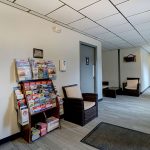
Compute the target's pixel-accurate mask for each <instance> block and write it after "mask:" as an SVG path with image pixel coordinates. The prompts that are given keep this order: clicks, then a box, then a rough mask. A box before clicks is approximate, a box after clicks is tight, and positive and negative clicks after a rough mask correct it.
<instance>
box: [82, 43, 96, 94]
mask: <svg viewBox="0 0 150 150" xmlns="http://www.w3.org/2000/svg"><path fill="white" fill-rule="evenodd" d="M81 45H85V46H88V47H92V48H94V65H95V68H94V75H95V76H94V92H95V93H96V92H97V46H95V45H92V44H89V43H86V42H82V41H79V58H80V54H81ZM79 68H80V87H81V62H80V59H79Z"/></svg>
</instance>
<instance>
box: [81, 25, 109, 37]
mask: <svg viewBox="0 0 150 150" xmlns="http://www.w3.org/2000/svg"><path fill="white" fill-rule="evenodd" d="M84 32H85V33H88V34H91V35H93V36H97V35H100V34H101V33H106V32H108V31H107V30H106V29H104V28H102V27H100V26H99V27H96V28H92V29H88V30H84Z"/></svg>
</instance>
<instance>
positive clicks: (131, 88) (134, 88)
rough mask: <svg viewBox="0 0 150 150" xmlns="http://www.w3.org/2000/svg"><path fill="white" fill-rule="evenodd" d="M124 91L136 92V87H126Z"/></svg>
mask: <svg viewBox="0 0 150 150" xmlns="http://www.w3.org/2000/svg"><path fill="white" fill-rule="evenodd" d="M125 89H127V90H137V87H129V86H126V87H125Z"/></svg>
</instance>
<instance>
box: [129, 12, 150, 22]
mask: <svg viewBox="0 0 150 150" xmlns="http://www.w3.org/2000/svg"><path fill="white" fill-rule="evenodd" d="M128 20H129V21H130V22H131V23H132V24H133V25H138V24H142V23H146V22H150V11H148V12H145V13H141V14H138V15H135V16H131V17H128Z"/></svg>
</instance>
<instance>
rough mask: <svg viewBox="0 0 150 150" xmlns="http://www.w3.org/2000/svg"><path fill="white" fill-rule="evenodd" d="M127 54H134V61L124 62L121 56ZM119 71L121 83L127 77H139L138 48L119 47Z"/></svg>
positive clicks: (139, 61) (139, 59) (139, 58)
mask: <svg viewBox="0 0 150 150" xmlns="http://www.w3.org/2000/svg"><path fill="white" fill-rule="evenodd" d="M129 54H133V55H136V62H124V61H123V57H125V56H128V55H129ZM120 71H121V83H123V82H125V81H126V80H127V77H133V78H134V77H139V78H140V77H141V57H140V49H139V48H133V49H121V51H120Z"/></svg>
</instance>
